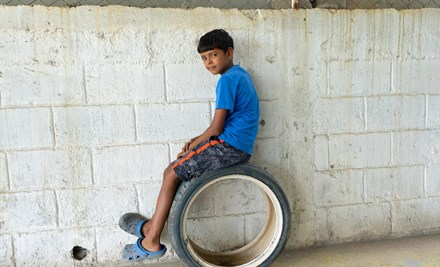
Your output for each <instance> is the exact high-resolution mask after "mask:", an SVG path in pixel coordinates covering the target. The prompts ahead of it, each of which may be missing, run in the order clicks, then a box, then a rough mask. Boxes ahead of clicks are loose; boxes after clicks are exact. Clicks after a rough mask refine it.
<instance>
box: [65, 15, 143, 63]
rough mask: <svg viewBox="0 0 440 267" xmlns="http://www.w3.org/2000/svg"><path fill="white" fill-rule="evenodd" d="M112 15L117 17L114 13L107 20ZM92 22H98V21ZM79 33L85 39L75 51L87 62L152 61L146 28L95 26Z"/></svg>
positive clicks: (82, 60) (79, 36)
mask: <svg viewBox="0 0 440 267" xmlns="http://www.w3.org/2000/svg"><path fill="white" fill-rule="evenodd" d="M95 12H96V11H91V13H90V11H89V12H87V13H86V14H84V17H87V16H89V15H90V14H97V13H95ZM104 13H106V12H104ZM106 14H108V13H106ZM103 16H106V15H103ZM109 17H112V18H114V16H113V15H108V17H106V19H108V18H109ZM90 23H93V24H95V23H96V20H95V21H93V22H90ZM101 23H102V22H101ZM102 25H106V24H102ZM87 26H89V25H87ZM76 34H77V36H78V37H77V39H78V40H82V42H78V43H77V46H76V47H75V49H76V51H75V50H74V51H72V52H71V53H75V52H76V53H75V54H74V55H75V56H76V57H78V59H79V60H80V61H81V62H84V63H85V64H86V65H94V64H103V65H114V64H121V63H122V64H138V63H147V62H150V60H151V57H152V54H151V50H150V49H149V45H150V43H149V40H148V39H147V37H146V36H147V33H146V31H145V29H144V30H142V31H140V30H138V29H133V28H130V27H123V28H119V27H118V28H117V29H116V28H114V29H108V28H107V29H102V28H101V29H99V28H95V27H93V28H91V29H89V30H88V31H83V30H81V31H78V32H77V33H76Z"/></svg>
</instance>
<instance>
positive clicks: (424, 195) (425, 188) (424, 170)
mask: <svg viewBox="0 0 440 267" xmlns="http://www.w3.org/2000/svg"><path fill="white" fill-rule="evenodd" d="M426 178H427V167H426V165H425V166H424V168H423V197H424V198H426V196H427V192H426V191H427V187H426Z"/></svg>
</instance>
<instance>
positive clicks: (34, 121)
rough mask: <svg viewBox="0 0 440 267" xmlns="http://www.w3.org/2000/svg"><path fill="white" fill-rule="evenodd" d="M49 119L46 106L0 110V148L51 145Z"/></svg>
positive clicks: (51, 134)
mask: <svg viewBox="0 0 440 267" xmlns="http://www.w3.org/2000/svg"><path fill="white" fill-rule="evenodd" d="M51 121H52V119H51V112H50V110H49V109H47V108H32V109H27V108H26V109H3V110H0V128H1V129H2V134H1V135H0V149H1V148H3V149H21V148H47V147H52V146H53V133H52V126H51V124H52V123H51Z"/></svg>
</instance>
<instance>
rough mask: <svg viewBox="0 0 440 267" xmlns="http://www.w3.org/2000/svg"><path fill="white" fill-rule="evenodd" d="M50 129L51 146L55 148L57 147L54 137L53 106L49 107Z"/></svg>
mask: <svg viewBox="0 0 440 267" xmlns="http://www.w3.org/2000/svg"><path fill="white" fill-rule="evenodd" d="M50 131H51V134H52V144H53V147H52V148H53V149H55V148H56V147H57V139H56V137H55V116H54V110H53V107H50Z"/></svg>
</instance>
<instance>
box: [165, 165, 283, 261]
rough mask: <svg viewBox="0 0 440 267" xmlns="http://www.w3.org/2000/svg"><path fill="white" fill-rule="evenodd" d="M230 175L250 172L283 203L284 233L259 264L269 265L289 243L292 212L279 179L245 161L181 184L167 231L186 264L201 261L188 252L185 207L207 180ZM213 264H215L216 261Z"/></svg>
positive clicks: (180, 257) (177, 252) (178, 254)
mask: <svg viewBox="0 0 440 267" xmlns="http://www.w3.org/2000/svg"><path fill="white" fill-rule="evenodd" d="M228 175H245V176H250V177H252V178H254V179H256V180H258V181H260V182H262V183H263V184H265V185H266V186H268V187H269V188H270V189H271V191H272V192H273V193H274V194H275V196H276V198H277V200H278V202H279V203H280V206H281V210H282V214H283V227H282V233H281V237H280V239H279V240H278V244H277V246H276V247H275V249H274V251H273V252H272V254H271V255H270V256H269V257H268V258H267V259H266V260H265V261H264V262H263V263H262V264H260V265H259V266H269V265H270V263H272V262H273V261H274V260H275V258H276V257H278V255H279V254H280V253H281V251H282V250H283V248H284V246H285V245H286V242H287V238H288V236H289V231H290V221H291V213H290V206H289V202H288V200H287V197H286V195H285V194H284V192H283V190H282V188H281V186H280V185H279V184H278V183H277V182H276V180H275V179H274V177H273V176H272V175H270V174H269V173H268V172H266V171H264V170H263V169H261V168H260V167H258V166H256V165H253V164H250V163H246V164H240V165H236V166H233V167H229V168H224V169H219V170H214V171H209V172H206V173H204V174H203V175H201V176H200V177H198V178H194V179H192V180H190V181H188V182H184V183H182V184H181V186H180V187H179V189H178V191H177V193H176V196H175V198H174V201H173V205H172V207H171V211H170V216H169V218H168V231H169V234H170V238H171V244H172V246H173V248H174V251H175V252H176V254H177V256H178V257H179V259H180V260H181V261H182V262H184V263H185V264H186V265H187V266H199V265H200V264H199V263H198V262H197V261H195V259H194V258H193V257H192V256H191V254H190V253H189V251H188V249H187V246H186V243H185V242H186V241H185V240H184V238H183V231H182V226H183V223H184V222H183V221H184V217H185V213H186V210H187V209H188V206H189V203H190V201H191V200H192V199H193V197H194V195H196V194H197V193H198V192H199V190H200V189H201V188H202V187H203V186H205V185H206V184H208V183H210V182H212V181H213V180H216V179H218V178H220V177H223V176H228ZM213 266H214V265H213Z"/></svg>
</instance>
